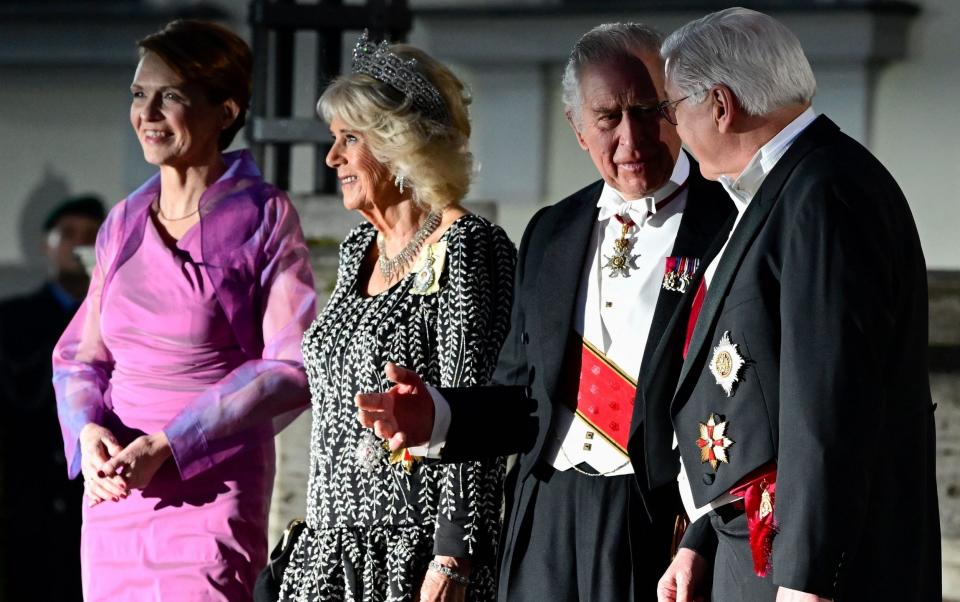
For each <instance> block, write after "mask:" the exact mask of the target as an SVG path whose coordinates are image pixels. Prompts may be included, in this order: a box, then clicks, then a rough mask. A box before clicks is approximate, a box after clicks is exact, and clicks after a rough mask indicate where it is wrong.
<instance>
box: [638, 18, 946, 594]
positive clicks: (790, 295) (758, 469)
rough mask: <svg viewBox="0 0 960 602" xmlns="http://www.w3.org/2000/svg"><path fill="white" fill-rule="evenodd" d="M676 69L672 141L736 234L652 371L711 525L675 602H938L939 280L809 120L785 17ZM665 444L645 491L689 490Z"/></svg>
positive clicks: (870, 171)
mask: <svg viewBox="0 0 960 602" xmlns="http://www.w3.org/2000/svg"><path fill="white" fill-rule="evenodd" d="M662 56H663V58H664V59H665V61H666V76H667V83H666V89H667V94H668V97H669V98H670V99H671V104H670V106H671V107H672V108H673V111H674V115H673V117H674V118H675V121H676V122H677V124H678V126H677V130H678V132H679V134H680V136H681V138H682V139H683V141H684V142H685V143H686V145H687V146H688V148H689V149H690V150H691V151H692V152H693V154H694V155H695V156H696V157H697V159H698V160H699V161H700V169H701V171H702V173H703V175H704V176H705V177H707V178H708V179H713V180H719V181H720V183H721V184H722V185H723V186H724V188H726V190H727V192H728V193H729V195H730V198H731V199H733V201H734V203H735V204H736V206H737V211H738V214H737V218H736V222H735V225H734V226H733V228H732V230H731V232H730V235H729V238H728V239H727V242H726V245H725V247H724V248H723V249H722V250H721V251H720V253H719V254H718V255H717V258H716V259H714V260H713V261H712V262H711V263H710V264H709V266H708V267H707V269H706V270H705V271H704V274H703V277H702V279H701V278H697V282H694V283H692V285H691V286H692V287H696V293H695V294H691V295H688V298H687V299H685V305H686V306H689V307H691V310H690V312H689V314H688V315H689V317H688V319H687V320H682V319H678V320H676V321H675V323H674V324H673V325H672V326H671V327H668V332H671V333H672V338H671V339H670V340H669V341H667V342H666V343H665V344H664V346H663V353H661V354H658V356H657V357H656V358H655V359H654V362H653V365H652V366H651V370H652V372H653V373H654V374H656V375H657V376H662V377H663V378H661V379H660V381H658V382H654V383H652V384H651V387H650V389H649V391H648V394H647V395H646V397H645V402H646V404H647V405H646V408H645V412H646V415H647V420H648V423H650V424H652V425H654V426H656V425H665V424H670V425H671V426H672V433H671V434H673V435H674V437H673V445H677V446H679V450H680V454H681V459H682V467H681V470H680V475H679V483H680V490H681V496H682V497H683V499H684V505H685V507H686V508H687V513H688V515H689V516H690V518H691V519H693V520H694V521H695V522H694V524H693V526H692V527H691V528H690V529H689V530H688V531H687V535H686V537H685V538H684V541H683V543H682V544H681V545H682V547H683V548H684V549H681V551H680V553H679V554H678V555H677V557H676V558H675V560H674V562H673V564H672V565H671V567H670V569H669V570H668V571H667V573H666V574H665V575H664V577H663V578H662V579H661V581H660V584H659V588H658V593H659V597H660V600H661V601H667V600H669V601H673V600H676V601H686V600H694V599H697V598H698V597H699V596H702V595H704V594H705V593H706V592H707V591H708V590H709V589H710V588H711V586H712V600H713V601H714V602H728V601H751V602H753V601H761V600H771V601H772V600H774V599H776V600H777V601H780V602H783V601H787V600H792V601H801V600H802V601H808V600H809V601H816V600H838V601H839V600H843V601H848V600H864V601H866V600H869V601H874V602H875V601H879V600H898V601H903V600H910V601H914V600H922V601H927V600H930V601H933V600H937V601H939V600H940V599H941V596H940V590H941V577H940V537H939V514H938V509H937V493H936V486H935V470H934V421H933V410H934V405H933V404H932V403H931V398H930V388H929V382H928V376H927V364H926V349H927V284H926V268H925V264H924V259H923V254H922V252H921V249H920V241H919V237H918V235H917V231H916V227H915V225H914V222H913V218H912V216H911V214H910V210H909V208H908V206H907V202H906V200H905V199H904V196H903V194H902V192H901V191H900V188H899V187H898V186H897V184H896V182H895V181H894V180H893V178H892V177H891V176H890V174H889V173H888V172H887V171H886V169H884V167H883V166H882V165H881V164H880V163H879V162H878V161H877V160H876V159H875V158H874V157H873V156H872V155H871V154H870V153H869V152H868V151H867V150H865V149H864V148H863V147H862V146H860V145H859V144H858V143H857V142H855V141H854V140H852V139H850V138H849V137H847V136H846V135H844V134H843V133H841V132H840V130H839V128H838V127H837V126H836V125H834V124H833V122H831V121H830V120H829V119H827V118H826V117H824V116H820V117H816V116H815V114H814V112H813V109H812V107H811V99H812V97H813V95H814V91H815V81H814V78H813V73H812V71H811V69H810V65H809V63H808V62H807V59H806V57H805V56H804V54H803V50H802V48H801V47H800V43H799V41H798V40H797V38H796V37H795V36H794V35H793V34H792V33H791V32H790V31H789V30H788V29H787V28H786V27H784V26H783V25H782V24H781V23H779V22H777V21H776V20H775V19H773V18H771V17H769V16H767V15H764V14H761V13H758V12H754V11H750V10H745V9H742V8H733V9H729V10H724V11H720V12H717V13H713V14H711V15H708V16H706V17H704V18H702V19H698V20H696V21H693V22H691V23H688V24H687V25H685V26H683V27H681V28H680V29H679V30H677V31H676V32H674V33H673V34H671V35H670V36H669V37H668V38H667V40H666V41H665V42H664V44H663V47H662ZM672 374H676V375H677V378H678V380H674V379H672V378H668V377H669V376H670V375H672ZM668 428H669V427H668ZM668 432H669V431H668ZM668 432H661V433H660V434H659V436H655V437H647V438H646V447H645V454H644V456H645V458H646V459H647V461H648V464H647V467H648V476H649V479H650V481H649V485H650V486H651V487H657V486H661V485H663V484H665V483H667V482H669V481H672V480H673V479H677V478H678V477H677V474H676V472H675V470H674V466H673V464H672V457H673V456H672V454H673V451H674V450H673V449H672V446H671V444H670V442H669V439H670V437H669V434H668Z"/></svg>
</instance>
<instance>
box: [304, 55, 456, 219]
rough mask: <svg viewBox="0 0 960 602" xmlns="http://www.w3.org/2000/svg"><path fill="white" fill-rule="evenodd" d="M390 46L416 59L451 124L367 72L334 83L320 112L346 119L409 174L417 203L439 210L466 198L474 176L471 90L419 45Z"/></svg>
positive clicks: (377, 153)
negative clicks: (430, 115) (422, 110)
mask: <svg viewBox="0 0 960 602" xmlns="http://www.w3.org/2000/svg"><path fill="white" fill-rule="evenodd" d="M390 50H391V51H392V52H394V53H395V54H397V55H399V56H401V57H403V58H404V59H406V60H409V59H416V61H417V68H418V70H419V71H420V73H421V75H423V76H424V77H426V78H427V79H428V80H430V82H431V83H432V84H433V85H434V86H436V88H437V90H439V92H440V95H441V96H442V97H443V101H444V104H445V105H446V108H447V113H448V115H449V123H439V122H437V121H434V120H432V119H429V118H427V117H425V116H424V115H422V114H421V113H420V112H419V111H417V109H416V108H415V107H414V106H413V103H412V102H411V99H410V98H407V97H406V96H404V95H403V94H402V93H401V92H399V91H398V90H396V89H394V88H393V87H391V86H389V85H387V84H385V83H383V82H381V81H379V80H377V79H374V78H373V77H371V76H369V75H366V74H364V73H351V74H348V75H344V76H341V77H338V78H337V79H335V80H334V81H333V82H331V84H330V85H329V86H327V89H326V90H324V92H323V94H322V95H321V96H320V100H319V101H317V113H319V114H320V117H322V118H323V120H324V121H326V122H327V123H330V122H331V121H332V120H333V119H340V120H341V121H343V123H344V124H345V125H346V126H347V127H348V128H350V129H352V130H356V131H357V132H359V133H361V134H363V136H364V138H365V139H366V142H367V146H368V147H369V148H370V151H371V152H372V153H373V156H374V157H375V158H376V159H377V160H378V161H380V162H381V163H383V164H384V165H386V166H387V168H388V169H389V170H390V171H391V173H392V174H393V175H394V176H402V177H403V178H404V187H407V186H409V187H410V188H411V189H412V191H413V200H414V201H415V202H417V203H420V204H422V205H425V206H427V207H429V208H430V209H435V210H436V209H443V208H444V207H448V206H450V205H456V204H458V203H459V202H460V201H461V200H462V199H463V197H465V196H466V194H467V191H468V190H469V188H470V179H471V177H472V175H473V155H472V154H471V153H470V150H469V139H470V116H469V114H468V113H467V106H469V104H470V101H471V98H470V94H469V92H468V91H467V89H466V86H464V84H463V82H462V81H460V79H459V78H458V77H457V76H456V75H454V74H453V72H452V71H450V69H448V68H447V67H445V66H444V65H442V64H441V63H440V62H439V61H437V60H436V59H434V58H433V57H431V56H430V55H428V54H427V53H426V52H424V51H422V50H420V49H419V48H415V47H413V46H410V45H408V44H392V45H391V46H390Z"/></svg>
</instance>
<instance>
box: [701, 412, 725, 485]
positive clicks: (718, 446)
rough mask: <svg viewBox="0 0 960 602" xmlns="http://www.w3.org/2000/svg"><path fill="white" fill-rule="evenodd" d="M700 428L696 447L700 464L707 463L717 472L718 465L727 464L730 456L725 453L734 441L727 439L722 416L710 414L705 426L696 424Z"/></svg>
mask: <svg viewBox="0 0 960 602" xmlns="http://www.w3.org/2000/svg"><path fill="white" fill-rule="evenodd" d="M697 424H698V425H699V427H700V437H699V438H698V439H697V447H699V448H700V463H701V464H702V463H705V462H709V463H710V466H711V467H712V468H713V471H714V472H716V471H717V466H719V465H720V463H721V462H722V463H724V464H729V463H730V456H729V454H728V452H727V450H728V449H730V446H731V445H733V444H734V441H733V440H732V439H730V438H729V437H727V424H728V423H727V421H726V420H724V419H723V416H718V415H716V414H710V418H708V419H707V422H706V424H704V423H703V422H698V423H697Z"/></svg>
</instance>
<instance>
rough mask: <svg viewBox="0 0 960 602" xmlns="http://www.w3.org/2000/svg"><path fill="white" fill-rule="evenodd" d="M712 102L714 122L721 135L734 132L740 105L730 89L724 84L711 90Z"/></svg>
mask: <svg viewBox="0 0 960 602" xmlns="http://www.w3.org/2000/svg"><path fill="white" fill-rule="evenodd" d="M709 95H710V100H711V102H712V105H713V121H714V123H716V125H717V130H718V131H719V132H720V133H721V134H726V133H728V132H730V131H732V130H733V122H734V120H735V119H736V118H737V115H738V114H739V113H740V105H739V104H738V103H737V98H736V96H734V95H733V92H732V91H731V90H730V88H728V87H726V86H724V85H723V84H719V85H716V86H714V87H712V88H710V92H709Z"/></svg>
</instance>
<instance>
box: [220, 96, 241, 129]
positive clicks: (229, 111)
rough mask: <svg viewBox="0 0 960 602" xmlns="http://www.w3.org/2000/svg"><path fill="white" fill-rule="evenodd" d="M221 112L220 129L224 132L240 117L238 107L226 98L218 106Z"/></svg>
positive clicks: (230, 99)
mask: <svg viewBox="0 0 960 602" xmlns="http://www.w3.org/2000/svg"><path fill="white" fill-rule="evenodd" d="M220 110H221V111H222V116H221V119H222V120H221V123H220V129H221V130H225V129H227V128H229V127H230V126H231V125H233V122H234V121H236V120H237V117H239V116H240V105H239V104H237V101H235V100H234V99H232V98H228V99H227V100H225V101H223V104H222V105H220Z"/></svg>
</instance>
